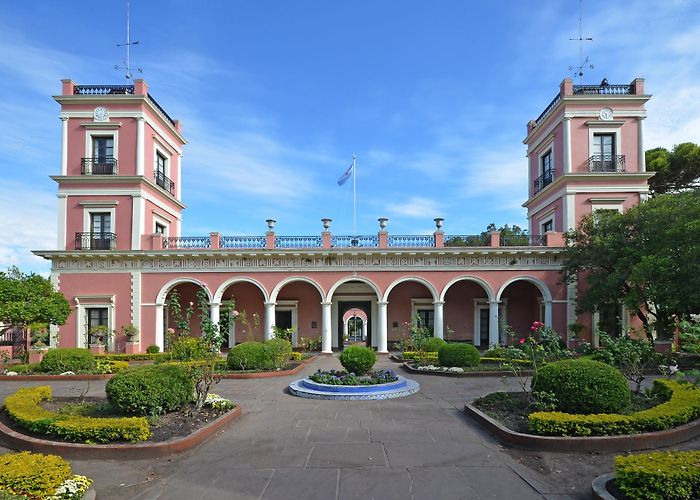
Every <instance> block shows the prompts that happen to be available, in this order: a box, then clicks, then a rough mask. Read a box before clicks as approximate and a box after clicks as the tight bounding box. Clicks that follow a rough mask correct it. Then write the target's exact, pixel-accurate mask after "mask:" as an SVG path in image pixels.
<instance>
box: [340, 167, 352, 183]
mask: <svg viewBox="0 0 700 500" xmlns="http://www.w3.org/2000/svg"><path fill="white" fill-rule="evenodd" d="M353 166H354V164H352V165H350V166H349V167H348V169H347V170H346V171H345V173H344V174H343V175H341V176H340V179H338V186H342V185H343V184H345V182H346V181H347V180H348V179H349V178H350V176H351V175H352V167H353Z"/></svg>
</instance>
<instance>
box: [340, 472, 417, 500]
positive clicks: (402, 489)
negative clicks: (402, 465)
mask: <svg viewBox="0 0 700 500" xmlns="http://www.w3.org/2000/svg"><path fill="white" fill-rule="evenodd" d="M356 498H364V499H367V500H405V499H407V498H411V477H410V476H409V474H408V471H407V470H406V469H342V471H341V474H340V485H339V494H338V499H339V500H353V499H356Z"/></svg>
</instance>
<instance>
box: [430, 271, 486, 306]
mask: <svg viewBox="0 0 700 500" xmlns="http://www.w3.org/2000/svg"><path fill="white" fill-rule="evenodd" d="M459 281H473V282H474V283H477V284H479V285H481V288H483V289H484V291H485V292H486V296H487V297H488V299H489V302H493V301H494V296H493V290H492V289H491V285H489V284H488V283H487V282H486V281H484V280H483V279H481V278H477V277H476V276H458V277H456V278H454V279H452V280H450V281H449V282H448V283H447V284H446V285H445V287H444V288H443V289H442V293H440V301H441V302H444V301H445V295H447V290H449V289H450V287H451V286H452V285H454V284H455V283H457V282H459Z"/></svg>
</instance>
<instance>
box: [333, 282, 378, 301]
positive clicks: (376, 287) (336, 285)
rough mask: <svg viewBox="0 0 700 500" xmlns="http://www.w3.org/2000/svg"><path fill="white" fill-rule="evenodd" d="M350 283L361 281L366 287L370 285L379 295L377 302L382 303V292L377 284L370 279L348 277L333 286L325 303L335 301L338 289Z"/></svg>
mask: <svg viewBox="0 0 700 500" xmlns="http://www.w3.org/2000/svg"><path fill="white" fill-rule="evenodd" d="M350 281H360V282H362V283H364V284H365V285H369V286H370V288H372V290H374V293H375V294H376V295H377V300H379V301H381V299H382V292H380V291H379V287H378V286H377V284H376V283H375V282H374V281H372V280H371V279H369V278H365V277H364V276H346V277H345V278H341V279H339V280H338V281H336V282H335V283H334V284H333V286H332V287H331V288H330V290H328V295H327V296H326V299H325V300H324V302H330V301H331V300H332V299H333V294H334V293H335V291H336V290H337V289H338V287H339V286H340V285H342V284H344V283H348V282H350Z"/></svg>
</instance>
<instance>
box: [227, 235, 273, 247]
mask: <svg viewBox="0 0 700 500" xmlns="http://www.w3.org/2000/svg"><path fill="white" fill-rule="evenodd" d="M219 245H220V246H221V248H265V237H264V236H222V237H221V239H220V241H219Z"/></svg>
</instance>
